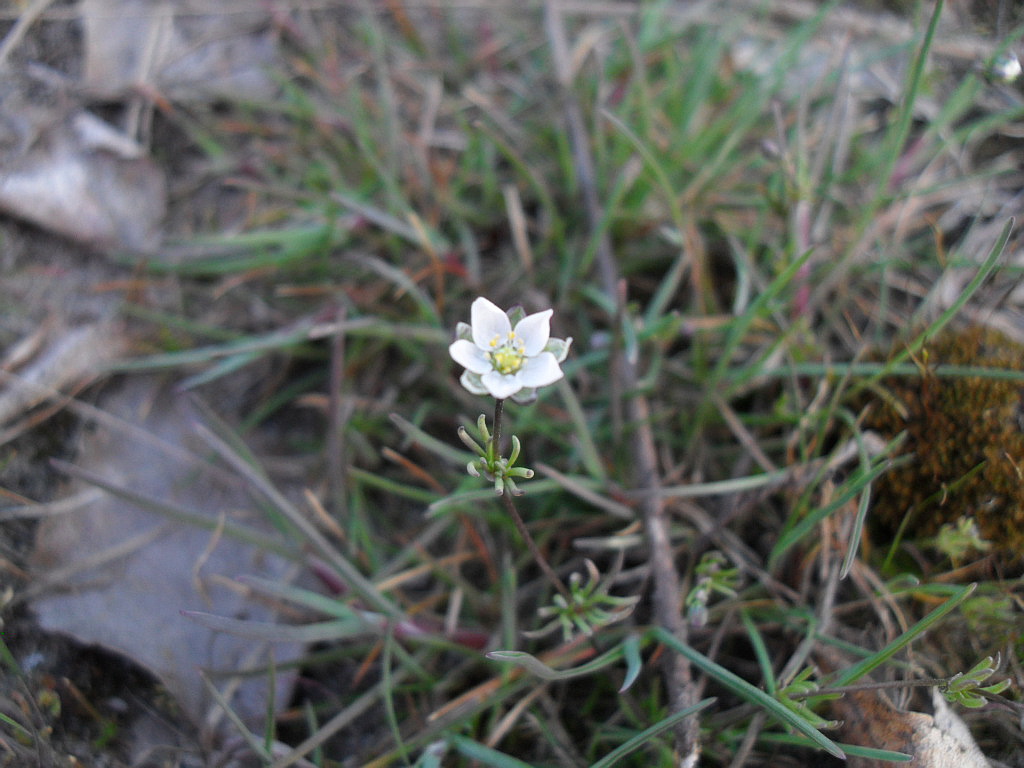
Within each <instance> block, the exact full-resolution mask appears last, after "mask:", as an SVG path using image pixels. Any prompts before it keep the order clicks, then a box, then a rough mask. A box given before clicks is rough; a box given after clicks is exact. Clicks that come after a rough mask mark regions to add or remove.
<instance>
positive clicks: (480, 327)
mask: <svg viewBox="0 0 1024 768" xmlns="http://www.w3.org/2000/svg"><path fill="white" fill-rule="evenodd" d="M469 317H470V320H471V321H472V323H471V325H472V326H473V342H474V343H475V344H476V345H477V346H478V347H480V348H481V349H488V348H489V347H488V345H489V344H490V343H491V340H492V339H493V338H494V337H495V336H500V337H501V338H503V339H504V338H505V337H506V336H508V333H509V331H511V330H512V323H510V322H509V321H508V315H506V314H505V313H504V312H503V311H502V310H501V309H500V308H499V307H498V306H497V305H496V304H494V303H492V302H490V301H488V300H487V299H485V298H484V297H483V296H481V297H480V298H478V299H477V300H476V301H474V302H473V306H472V307H470V310H469Z"/></svg>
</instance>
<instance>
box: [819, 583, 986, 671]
mask: <svg viewBox="0 0 1024 768" xmlns="http://www.w3.org/2000/svg"><path fill="white" fill-rule="evenodd" d="M977 586H978V585H977V584H968V585H967V586H965V587H959V588H958V589H957V593H956V594H955V595H954V596H953V597H951V598H950V599H949V600H947V601H946V602H944V603H943V604H942V605H940V606H939V607H938V608H936V609H935V610H933V611H932V612H931V613H929V614H928V615H927V616H925V617H924V618H923V619H921V620H920V621H919V622H917V624H915V625H914V626H912V627H911V628H910V629H908V630H907V631H906V632H904V633H903V634H902V635H900V636H899V637H897V638H896V639H895V640H893V641H892V642H891V643H889V644H888V645H887V646H885V648H883V649H882V650H880V651H878V652H877V653H873V654H872V655H870V656H868V657H867V658H866V659H862V660H861V661H859V662H857V663H856V664H854V665H853V666H852V667H850V668H849V669H847V670H845V671H844V672H841V673H840V674H839V676H838V677H837V678H836V680H835V683H834V685H835V686H837V687H838V686H843V685H850V684H851V683H855V682H856V681H857V680H859V679H860V678H862V677H864V675H866V674H868V673H870V672H871V671H872V670H874V669H877V668H878V667H880V666H881V665H882V664H884V663H885V662H886V661H888V660H889V659H891V658H892V657H893V656H895V655H896V654H897V653H898V652H899V651H901V650H903V649H904V648H905V647H907V646H908V645H910V643H912V642H913V641H914V640H915V639H916V638H918V637H920V636H921V635H923V634H924V633H925V632H927V631H928V630H929V629H931V628H932V627H934V626H935V625H936V624H938V623H939V622H940V621H942V619H944V618H945V617H946V615H947V614H949V613H950V612H951V611H952V610H953V609H955V608H956V607H957V606H959V605H960V604H961V603H962V602H963V601H964V600H966V599H967V598H968V597H970V596H971V594H972V593H973V592H974V590H975V589H976V588H977Z"/></svg>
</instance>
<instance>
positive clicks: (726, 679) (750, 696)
mask: <svg viewBox="0 0 1024 768" xmlns="http://www.w3.org/2000/svg"><path fill="white" fill-rule="evenodd" d="M652 635H653V637H654V638H655V639H656V640H658V642H660V643H663V644H665V645H667V646H669V647H670V648H672V649H673V650H675V651H676V652H678V653H680V654H682V655H683V656H685V657H686V658H687V659H688V660H689V661H690V662H691V663H693V664H695V665H696V666H698V667H700V669H702V670H703V671H704V672H705V673H706V674H708V675H709V676H711V677H712V678H713V679H715V680H717V681H718V682H719V683H720V684H721V685H723V686H725V687H726V688H728V689H729V690H730V691H732V692H733V693H735V694H736V695H737V696H739V697H740V698H742V699H743V700H744V701H748V702H750V703H751V704H754V705H755V706H757V707H760V708H761V709H764V710H765V711H766V712H767V713H768V714H769V715H771V716H772V717H774V718H775V719H776V720H778V721H779V722H781V723H783V724H785V725H788V726H790V727H791V728H794V729H795V730H797V731H799V732H800V733H802V734H803V735H804V736H806V737H807V738H808V739H810V740H811V741H813V742H814V743H815V744H816V745H817V746H818V747H820V748H821V749H823V750H825V751H826V752H828V753H829V754H830V755H832V756H833V757H839V758H842V757H843V751H842V750H841V749H840V748H839V747H838V746H837V745H836V743H835V742H833V741H832V740H831V739H829V738H828V737H826V736H825V735H824V734H822V733H821V732H820V731H818V730H817V729H816V728H815V727H814V726H813V725H811V724H810V723H808V722H807V721H806V720H804V719H803V718H802V717H799V716H798V715H797V714H796V713H795V712H793V711H791V710H789V709H787V708H786V707H785V706H784V705H783V704H781V703H780V702H778V701H776V700H775V699H773V698H772V697H771V696H769V695H768V694H767V693H765V692H764V691H762V690H761V689H760V688H757V687H755V686H753V685H751V684H750V683H748V682H747V681H746V680H744V679H743V678H742V677H740V676H739V675H737V674H735V673H734V672H731V671H729V670H728V669H726V668H725V667H723V666H721V665H720V664H717V663H716V662H714V661H712V660H711V659H709V658H708V657H707V656H705V655H704V654H702V653H700V652H699V651H697V650H695V649H693V648H691V647H690V646H688V645H686V644H684V643H681V642H680V641H679V640H678V638H676V637H675V636H674V635H672V633H670V632H668V631H667V630H665V629H663V628H662V627H655V628H654V629H653V630H652Z"/></svg>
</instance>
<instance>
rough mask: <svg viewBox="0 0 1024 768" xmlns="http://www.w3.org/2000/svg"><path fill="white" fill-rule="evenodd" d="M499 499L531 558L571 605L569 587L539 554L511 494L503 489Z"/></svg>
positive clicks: (567, 603)
mask: <svg viewBox="0 0 1024 768" xmlns="http://www.w3.org/2000/svg"><path fill="white" fill-rule="evenodd" d="M501 500H502V501H503V502H504V503H505V511H506V512H508V514H509V517H511V518H512V522H514V523H515V524H516V530H518V531H519V535H520V536H522V537H523V541H525V542H526V546H527V547H529V548H530V554H531V555H533V559H534V560H536V561H537V565H539V566H540V569H541V570H542V571H544V575H545V576H547V577H548V581H550V582H551V583H552V584H553V585H554V587H555V589H557V590H558V593H559V594H560V595H561V596H562V597H563V598H565V602H566V605H570V606H571V605H572V603H573V600H572V594H571V593H570V592H569V589H568V588H567V587H566V586H565V584H564V583H563V582H562V580H561V579H560V578H558V574H557V573H555V571H554V569H552V567H551V565H550V564H548V561H547V558H545V557H544V555H543V554H541V551H540V549H538V548H537V542H535V541H534V540H533V536H531V535H530V531H529V530H527V528H526V524H525V523H524V522H523V518H522V517H521V516H520V514H519V510H518V509H516V505H515V502H513V501H512V494H510V493H509V492H508V491H505V492H504V493H503V494H501Z"/></svg>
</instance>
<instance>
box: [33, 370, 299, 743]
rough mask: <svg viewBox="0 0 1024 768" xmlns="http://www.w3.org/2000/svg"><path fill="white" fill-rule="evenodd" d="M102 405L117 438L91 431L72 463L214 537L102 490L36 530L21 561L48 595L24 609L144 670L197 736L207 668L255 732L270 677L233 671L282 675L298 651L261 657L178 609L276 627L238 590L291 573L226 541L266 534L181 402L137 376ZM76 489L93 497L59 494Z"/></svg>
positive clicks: (286, 565) (279, 648)
mask: <svg viewBox="0 0 1024 768" xmlns="http://www.w3.org/2000/svg"><path fill="white" fill-rule="evenodd" d="M103 408H104V410H105V411H107V412H108V413H109V414H110V415H111V416H112V417H116V418H118V419H123V420H124V422H125V427H124V428H123V429H115V428H111V427H110V425H109V421H110V420H109V419H107V420H104V423H103V424H98V425H97V426H96V428H95V430H94V431H93V432H92V433H90V434H89V435H88V437H87V438H86V439H85V441H84V444H83V445H82V446H81V450H80V452H79V455H80V456H81V459H80V461H78V463H77V466H79V467H80V468H81V469H83V470H85V471H88V472H91V473H94V474H95V475H98V476H101V477H102V478H104V480H105V481H106V482H109V483H111V484H114V485H116V486H118V487H122V488H124V489H127V490H130V491H131V492H133V493H136V494H141V495H144V496H147V497H151V498H155V499H159V500H161V501H164V502H169V503H171V504H174V505H177V506H178V507H183V508H186V509H188V510H189V511H190V512H192V513H194V514H196V515H201V516H203V518H204V519H206V520H207V521H209V523H210V525H211V526H212V529H209V530H208V529H203V528H200V527H197V526H195V525H189V524H186V523H184V522H179V521H177V520H173V519H170V518H168V517H167V516H165V515H161V514H159V513H156V512H153V511H147V510H144V509H141V508H140V507H139V506H136V505H134V504H132V503H130V502H128V501H126V500H124V499H121V498H118V497H117V496H115V495H112V494H110V493H107V492H104V493H102V494H99V495H100V498H99V499H96V495H95V494H92V498H91V499H90V498H88V497H86V500H85V501H83V502H82V503H81V504H80V505H79V506H78V507H77V508H74V509H72V510H71V511H70V512H69V513H67V514H64V515H61V516H59V517H51V518H48V519H47V520H45V521H44V522H43V523H42V524H41V525H40V528H39V531H38V534H37V540H36V545H35V550H34V552H33V555H32V560H31V562H32V567H33V570H34V574H35V576H36V578H37V579H38V582H37V586H38V584H43V585H46V590H45V592H44V594H43V595H41V596H39V597H37V598H36V599H35V600H34V602H33V607H34V609H35V611H36V614H37V616H38V619H39V623H40V624H41V625H42V627H43V628H45V629H47V630H51V631H57V632H62V633H65V634H69V635H71V636H73V637H75V638H76V639H77V640H79V641H80V642H82V643H86V644H98V645H101V646H104V647H106V648H109V649H112V650H114V651H117V652H119V653H122V654H124V655H125V656H127V657H129V658H131V659H133V660H134V661H135V662H137V663H138V664H140V665H142V666H143V667H145V668H147V669H149V670H150V671H152V672H153V673H154V674H155V675H156V676H157V677H158V678H159V679H160V680H161V681H162V682H163V683H164V685H165V686H166V688H167V690H168V691H169V692H170V693H171V694H172V695H173V696H174V697H175V698H176V700H177V701H178V703H179V704H180V705H181V707H182V709H183V711H184V712H185V713H186V714H187V715H188V716H189V717H190V718H191V719H192V720H193V722H195V723H196V724H197V725H202V724H203V723H204V722H205V721H206V720H207V718H208V716H209V715H210V713H211V712H215V711H216V710H217V708H216V706H215V705H214V703H213V700H212V696H211V693H210V692H209V691H208V690H207V688H206V686H205V684H204V682H203V679H202V677H201V674H200V672H201V670H204V669H205V670H212V673H211V675H212V679H213V682H214V683H215V684H216V685H217V687H218V688H220V689H221V690H222V691H224V692H225V695H226V696H228V698H229V699H230V701H231V703H232V708H233V709H234V710H235V711H236V712H238V713H239V714H240V715H241V716H242V718H243V719H245V720H246V721H247V722H249V723H253V724H259V723H261V722H262V719H263V717H264V716H265V714H266V711H267V701H268V697H269V696H270V688H269V681H268V677H267V675H259V674H257V675H255V676H253V677H249V678H246V679H245V680H239V679H237V678H236V676H235V675H234V673H235V672H238V671H240V670H243V669H258V668H260V667H261V666H266V665H267V664H268V662H269V661H270V659H271V658H273V660H274V663H275V664H276V665H283V664H284V663H285V662H288V661H291V660H294V659H295V658H297V657H298V656H299V655H300V654H301V652H302V647H301V646H300V645H299V644H296V643H278V644H274V645H273V647H268V646H267V645H266V644H263V643H259V642H255V641H253V640H252V639H246V638H239V637H235V636H229V635H224V634H221V633H216V632H213V631H211V630H209V629H207V628H205V627H203V626H201V625H200V624H197V623H196V622H194V621H191V620H189V619H187V618H185V617H184V616H182V613H181V612H182V611H183V610H201V611H208V612H211V613H215V614H218V615H222V616H228V617H235V618H245V619H249V620H253V621H273V620H274V617H275V612H274V611H273V610H271V609H270V608H269V607H268V606H265V605H262V604H259V603H257V602H255V601H254V600H253V599H252V598H251V597H248V596H247V593H246V590H245V589H244V588H242V587H241V586H240V585H239V583H238V582H237V580H236V579H237V577H238V576H240V575H243V574H252V575H260V576H262V577H264V578H268V579H276V580H286V579H288V578H289V573H290V570H291V569H292V568H294V566H293V565H292V564H291V563H290V562H289V561H287V560H286V559H284V558H283V557H281V556H278V555H274V554H272V553H269V552H267V551H265V550H262V549H259V548H256V547H255V546H253V545H251V544H247V543H244V542H242V541H239V540H238V539H237V538H232V537H231V536H229V535H227V534H226V533H225V532H224V524H227V523H234V524H240V525H244V526H247V527H248V528H249V529H255V530H264V531H266V529H267V526H266V524H265V521H264V520H263V519H262V516H261V514H260V512H259V511H258V510H257V508H256V507H255V505H254V504H253V503H252V502H251V501H250V499H249V497H248V495H247V494H246V492H245V489H244V487H243V485H242V483H241V482H240V481H239V482H235V481H234V479H233V478H232V477H231V476H230V475H228V474H227V473H226V472H223V471H218V470H216V469H214V468H212V467H210V466H209V465H208V464H207V463H206V462H205V461H204V460H203V458H202V457H203V456H205V455H206V453H207V452H206V451H205V449H204V447H203V444H202V443H200V442H199V440H198V439H197V438H196V437H195V435H194V433H193V431H192V426H191V425H192V424H193V423H195V421H196V414H195V413H194V412H193V410H192V408H191V407H190V406H189V404H188V403H187V402H186V401H185V400H184V399H183V398H179V397H175V396H174V394H173V393H172V392H170V391H168V389H167V388H166V387H165V386H163V385H161V384H160V382H159V381H158V380H156V379H150V378H136V379H131V380H129V381H127V382H125V383H124V384H123V385H122V386H120V387H118V388H117V389H115V390H114V391H113V392H112V393H110V394H109V395H108V396H107V397H106V398H105V400H104V403H103ZM143 431H144V432H143ZM84 487H90V486H86V484H84V483H83V482H80V481H76V482H74V483H71V486H70V487H69V488H68V489H67V494H68V495H74V494H75V493H77V492H80V491H81V490H82V489H83V488H84ZM94 490H95V489H94ZM268 535H270V534H268ZM271 538H273V537H272V536H271ZM279 541H280V540H279ZM294 678H295V672H294V671H287V670H282V669H279V670H278V672H277V674H276V680H275V699H274V706H275V708H279V707H282V706H284V704H285V703H286V702H287V700H288V698H289V696H290V690H291V687H292V682H293V680H294Z"/></svg>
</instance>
